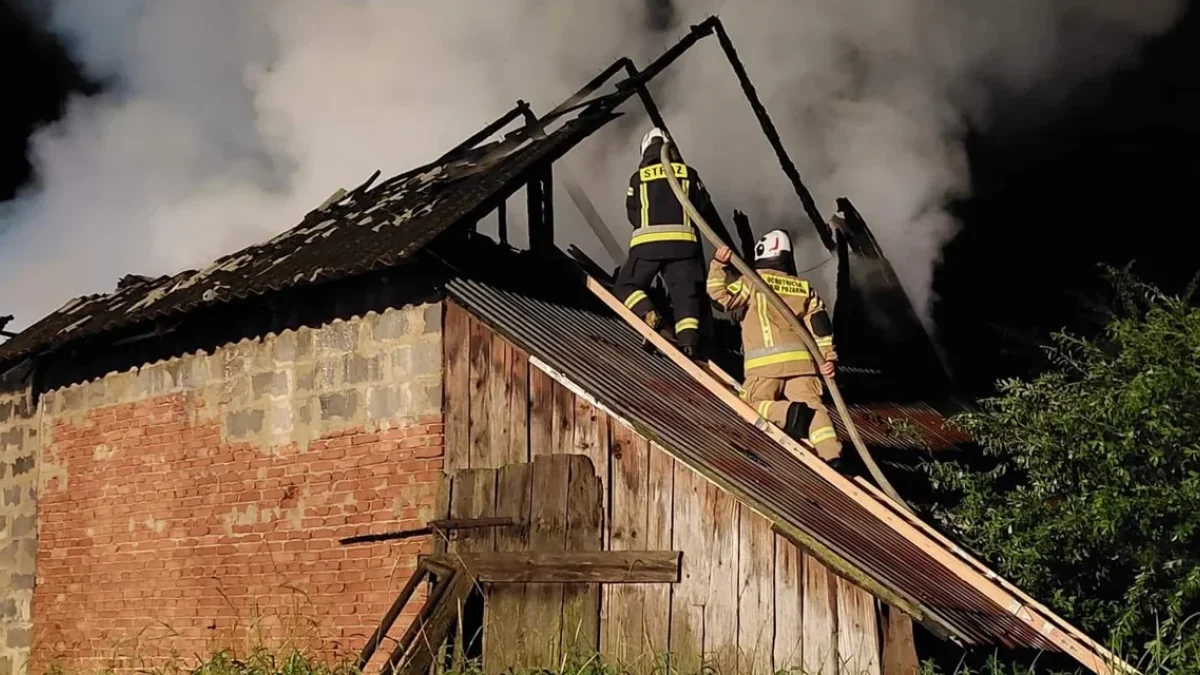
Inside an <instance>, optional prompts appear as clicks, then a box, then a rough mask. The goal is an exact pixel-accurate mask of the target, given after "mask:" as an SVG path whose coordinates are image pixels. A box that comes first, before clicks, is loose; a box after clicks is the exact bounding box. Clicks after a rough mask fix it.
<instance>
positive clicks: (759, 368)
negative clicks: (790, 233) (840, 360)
mask: <svg viewBox="0 0 1200 675" xmlns="http://www.w3.org/2000/svg"><path fill="white" fill-rule="evenodd" d="M756 271H757V272H758V274H759V276H761V277H762V279H763V281H764V282H766V283H767V285H769V286H770V287H771V288H773V289H774V290H775V293H776V294H778V295H779V297H780V298H781V299H782V300H783V301H784V303H786V304H787V306H788V307H789V308H790V309H791V310H792V311H793V312H795V314H796V316H797V317H798V318H800V320H801V321H802V322H803V323H804V325H805V327H806V328H808V330H809V332H810V333H812V336H813V338H814V339H815V340H816V342H817V347H818V348H820V350H821V358H822V359H824V360H826V361H835V360H837V352H835V351H834V348H833V324H832V322H831V321H830V320H829V313H828V312H827V311H826V308H825V303H824V301H822V300H821V298H820V297H819V296H818V295H817V292H816V290H815V289H814V288H812V287H811V286H809V284H808V282H807V281H805V280H804V279H801V278H799V277H796V276H793V275H791V274H786V273H784V272H779V271H776V270H771V269H762V270H756ZM707 287H708V295H709V297H711V298H712V299H713V301H714V302H716V303H717V305H719V306H720V307H721V308H722V309H724V310H726V311H736V310H738V309H741V308H745V309H746V313H745V317H744V318H743V319H742V351H743V355H744V358H745V370H746V376H747V377H749V376H751V375H753V376H757V377H769V378H787V377H798V376H800V375H814V374H816V372H817V369H816V364H815V363H814V362H813V360H812V356H810V355H809V353H808V350H807V349H806V348H805V347H804V342H803V340H802V339H801V337H800V336H799V335H797V334H796V333H795V331H793V330H792V329H791V328H790V327H789V326H788V324H787V323H786V322H785V321H784V318H783V317H782V316H780V315H779V312H777V311H776V310H775V309H774V308H773V307H771V305H770V303H769V301H768V300H767V296H765V295H763V294H761V293H757V292H755V291H754V289H753V287H752V286H751V285H750V284H749V283H747V282H746V281H745V280H744V279H738V280H736V281H733V280H731V279H730V275H729V269H728V267H727V266H726V265H723V264H721V263H719V262H717V261H716V260H714V261H712V264H711V265H710V266H709V269H708V284H707Z"/></svg>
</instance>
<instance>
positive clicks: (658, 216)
mask: <svg viewBox="0 0 1200 675" xmlns="http://www.w3.org/2000/svg"><path fill="white" fill-rule="evenodd" d="M665 138H666V134H665V133H664V132H663V130H662V129H657V128H656V129H651V130H650V131H649V132H648V133H647V134H646V135H645V136H644V137H643V138H642V161H641V162H640V163H639V164H638V170H637V171H635V172H634V174H633V175H632V176H630V178H629V189H628V191H627V192H626V197H625V210H626V212H627V213H628V215H629V223H630V224H631V225H633V236H632V237H631V238H630V240H629V257H628V258H627V259H626V260H625V264H624V265H622V266H621V271H620V272H619V273H618V274H617V280H616V284H615V287H614V289H613V290H614V291H615V292H616V295H617V297H618V298H619V299H620V300H621V301H622V302H624V303H625V306H626V307H628V308H629V309H630V310H631V311H633V313H634V314H636V315H638V316H639V317H641V318H642V320H644V321H645V322H646V323H647V324H649V325H650V327H651V328H653V329H655V330H660V329H663V328H666V327H664V326H662V325H661V324H662V315H661V314H660V313H659V311H658V310H657V309H656V308H655V307H654V306H653V303H652V302H651V300H650V297H649V296H648V295H647V294H646V291H647V290H648V289H649V288H650V284H651V283H653V281H654V277H655V275H659V274H661V275H662V280H663V284H664V285H665V286H666V288H667V294H668V295H669V296H670V299H671V307H672V310H673V312H672V313H673V315H674V319H675V325H674V336H675V343H676V344H677V345H678V347H679V349H680V351H682V352H683V353H684V354H687V355H688V356H691V357H695V356H696V354H697V351H698V348H699V346H700V320H701V310H702V308H704V307H706V306H707V305H706V304H705V302H706V298H705V290H704V283H705V276H706V275H705V272H706V270H705V266H704V257H703V256H704V253H703V250H702V249H701V246H700V236H699V233H698V232H697V231H696V227H695V226H694V225H693V224H692V222H691V218H690V217H689V216H688V215H687V212H686V211H685V210H684V208H683V206H682V205H681V204H680V203H679V199H678V198H676V197H675V193H674V192H673V191H672V190H671V185H670V183H668V182H667V178H666V171H672V172H674V174H675V177H676V178H677V179H678V180H679V184H680V185H681V186H682V187H683V189H684V190H685V191H687V195H688V199H689V200H690V201H691V202H692V204H693V205H694V206H695V207H696V210H697V211H699V212H701V213H706V212H708V211H710V210H711V201H710V199H709V196H708V191H707V190H706V189H705V188H704V184H703V183H702V182H701V181H700V176H699V175H698V174H697V173H696V170H695V169H693V168H692V167H690V166H687V165H686V164H684V163H683V162H682V161H678V155H677V154H676V153H675V149H674V148H673V147H672V148H670V149H669V150H668V152H669V153H671V158H672V160H673V161H672V162H671V164H670V166H666V167H664V166H663V165H662V162H661V153H662V144H663V140H664V139H665ZM660 332H665V331H661V330H660Z"/></svg>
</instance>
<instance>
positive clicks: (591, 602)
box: [562, 455, 678, 658]
mask: <svg viewBox="0 0 1200 675" xmlns="http://www.w3.org/2000/svg"><path fill="white" fill-rule="evenodd" d="M567 459H568V462H569V464H570V470H571V475H570V482H569V483H568V485H567V494H568V496H567V550H568V551H572V552H575V551H599V550H600V548H601V545H602V543H603V539H602V537H603V530H602V528H603V526H604V511H603V496H602V493H601V486H600V477H599V476H597V475H596V466H595V465H594V464H593V463H592V460H591V459H590V458H588V457H586V456H583V455H568V456H567ZM676 578H678V575H676ZM599 649H600V586H599V584H595V583H580V584H567V585H564V586H563V609H562V654H563V655H564V656H566V657H570V656H573V655H574V656H579V657H582V658H589V657H591V656H592V655H594V654H596V652H597V651H598V650H599Z"/></svg>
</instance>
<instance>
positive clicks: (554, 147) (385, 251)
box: [0, 93, 628, 366]
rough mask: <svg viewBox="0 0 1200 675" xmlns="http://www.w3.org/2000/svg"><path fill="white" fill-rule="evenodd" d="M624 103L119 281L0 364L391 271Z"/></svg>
mask: <svg viewBox="0 0 1200 675" xmlns="http://www.w3.org/2000/svg"><path fill="white" fill-rule="evenodd" d="M627 97H628V93H625V94H619V95H610V96H608V97H606V98H598V99H596V100H594V101H593V102H592V103H591V104H590V105H586V106H584V107H581V108H579V109H578V110H577V111H576V114H575V115H574V116H563V117H562V118H561V119H563V120H565V121H563V122H562V123H561V124H559V125H558V126H557V128H556V129H555V130H553V131H551V132H549V133H546V132H545V131H544V130H543V129H540V128H538V127H537V125H533V126H532V127H527V128H526V129H525V130H521V131H518V132H514V133H512V134H509V135H508V137H506V138H505V139H503V140H500V141H496V142H492V143H489V144H487V145H484V146H482V147H479V148H471V147H467V148H463V149H462V150H460V151H452V153H451V154H449V155H448V156H447V157H444V158H443V159H441V160H439V161H437V162H434V163H432V164H429V165H426V166H423V167H420V168H418V169H414V170H412V171H408V172H406V173H403V174H400V175H398V176H395V177H393V178H391V179H388V180H385V181H383V182H382V183H379V184H376V185H374V186H371V185H370V181H368V183H367V184H364V185H363V186H361V187H360V188H357V189H355V190H352V191H351V192H350V193H348V194H346V195H345V196H343V197H341V198H340V199H338V200H337V201H335V202H334V203H333V204H330V205H327V206H325V207H324V208H318V209H315V210H313V211H311V212H310V213H309V214H308V215H307V216H305V218H304V219H303V221H301V222H300V224H299V225H297V226H295V227H293V228H291V229H290V230H287V231H286V232H283V233H282V234H280V235H278V236H276V237H274V238H272V239H270V240H269V241H267V242H264V243H262V244H256V245H253V246H249V247H247V248H245V249H242V250H240V251H238V252H236V253H232V254H230V255H227V256H224V257H221V258H219V259H218V260H216V261H215V262H213V263H212V264H211V265H209V266H208V267H205V268H204V269H200V270H186V271H183V272H180V273H178V274H174V275H169V276H161V277H157V278H149V277H144V276H138V275H127V276H125V277H123V278H122V279H121V280H120V282H119V283H118V285H117V288H116V290H114V291H113V292H111V293H105V294H99V295H90V296H85V297H80V298H75V299H73V300H71V301H70V302H68V303H66V304H65V305H63V306H62V307H61V308H59V309H58V310H56V311H55V312H53V313H51V314H50V315H48V316H46V317H44V318H42V319H41V320H40V321H38V322H37V323H35V324H33V325H32V326H30V327H28V328H26V329H25V330H23V331H21V332H20V333H19V334H17V335H16V336H15V337H13V338H12V339H10V340H9V341H7V342H5V343H4V344H2V345H0V366H4V365H6V364H10V363H12V362H14V361H17V360H19V359H21V358H23V357H26V356H30V355H33V354H35V353H38V352H43V351H48V350H53V349H55V348H58V347H61V346H63V345H64V344H66V343H68V342H73V341H76V340H79V339H82V338H85V337H93V336H97V335H100V334H103V333H106V332H110V331H114V330H116V329H119V328H122V327H125V326H131V325H134V324H140V323H144V322H148V321H153V320H157V319H163V318H168V317H172V316H177V315H181V314H184V313H187V312H190V311H192V310H194V309H196V308H199V307H202V306H212V305H218V304H221V303H226V302H230V301H234V300H240V299H246V298H249V297H252V296H257V295H264V294H267V293H271V292H274V291H279V290H282V289H285V288H296V287H302V286H306V285H315V284H320V283H324V282H328V281H333V280H338V279H343V278H346V277H350V276H355V275H359V274H363V273H367V272H371V271H375V270H379V269H383V268H387V267H394V266H396V265H399V264H401V263H403V262H404V261H406V260H407V259H408V258H410V257H411V256H412V255H413V254H414V253H415V252H417V251H419V250H421V249H422V248H423V247H424V246H426V245H427V244H428V243H430V242H431V241H432V240H433V239H434V238H436V237H437V236H438V235H439V234H441V233H442V232H444V231H446V230H447V229H448V228H450V227H452V226H453V225H455V224H458V223H461V222H470V221H473V220H476V219H478V218H479V217H481V216H483V215H485V214H486V213H487V212H489V211H490V210H492V209H493V208H494V207H495V206H496V205H497V204H498V203H499V201H500V200H502V199H504V198H505V197H507V196H508V195H510V194H511V193H513V192H515V191H516V190H517V189H519V188H520V187H521V185H522V184H523V183H524V182H526V181H527V180H528V178H527V176H528V175H529V174H530V173H531V172H532V171H533V170H535V169H537V168H538V167H541V166H544V165H545V164H547V163H549V162H553V161H554V160H556V159H558V158H559V157H561V156H562V155H563V154H564V153H566V152H567V151H568V150H570V149H571V148H572V147H574V146H575V144H577V143H578V142H579V141H581V140H583V139H584V138H586V137H587V136H588V135H590V134H592V133H593V132H594V131H596V130H597V129H599V128H600V127H601V126H603V125H604V124H605V123H607V122H608V121H610V120H611V119H613V118H614V117H616V115H615V114H614V113H612V108H613V107H615V105H617V104H618V103H620V102H621V101H623V100H624V99H625V98H627ZM547 117H550V116H547ZM546 120H547V118H543V120H542V122H546ZM554 121H557V120H554ZM478 136H479V134H476V136H475V137H472V138H473V139H474V138H476V137H478ZM456 150H457V149H456ZM376 175H378V172H376ZM372 178H374V177H372Z"/></svg>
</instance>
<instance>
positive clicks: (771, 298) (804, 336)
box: [659, 139, 911, 511]
mask: <svg viewBox="0 0 1200 675" xmlns="http://www.w3.org/2000/svg"><path fill="white" fill-rule="evenodd" d="M669 146H670V140H668V139H664V141H663V145H662V150H661V152H660V155H659V159H660V161H661V162H662V165H663V167H664V168H665V169H666V170H665V171H663V174H664V175H665V176H666V178H667V182H668V183H669V184H670V185H671V191H672V192H674V193H675V197H676V198H678V199H679V203H680V205H682V206H683V208H684V210H685V211H686V212H687V214H688V216H689V217H690V218H691V219H692V222H693V223H695V225H696V227H697V229H699V230H700V232H701V234H703V235H704V238H705V239H707V240H708V241H709V243H711V244H712V245H713V246H714V247H715V248H718V249H719V248H721V247H722V246H725V242H723V241H721V239H720V238H719V237H718V236H717V233H716V232H714V231H713V229H712V228H711V227H709V225H708V223H707V222H705V220H704V216H702V215H700V212H699V211H698V210H696V207H695V205H693V204H692V202H691V200H689V199H688V196H687V192H685V191H684V189H683V186H682V185H680V183H679V179H678V178H676V177H675V172H674V171H671V170H670V168H669V167H670V166H671V160H670V157H669V155H668V154H667V150H668V148H669ZM729 260H730V262H732V263H733V266H734V268H735V269H737V271H738V272H741V274H742V278H743V279H746V280H747V281H749V282H750V285H751V286H752V287H753V288H754V290H755V291H757V292H758V293H761V294H762V295H763V296H765V297H766V298H767V302H769V303H770V304H771V307H772V308H773V309H774V310H775V311H776V312H779V314H780V315H781V316H783V318H784V321H786V322H787V324H788V327H790V328H791V329H792V330H794V331H795V332H796V334H797V335H799V336H800V339H801V340H802V341H803V342H804V347H805V348H806V349H808V352H809V354H811V355H812V358H813V361H814V362H815V363H816V364H817V372H821V367H822V366H823V365H825V360H824V359H822V358H821V350H820V349H818V348H817V343H816V340H814V339H813V336H812V335H811V334H810V333H809V332H808V329H807V328H805V327H804V325H803V324H801V323H800V321H799V319H797V318H796V315H795V314H794V313H793V312H792V310H791V309H790V308H788V306H787V303H785V302H784V301H783V299H782V298H780V297H779V295H778V294H776V293H775V289H773V288H771V287H770V286H768V285H767V283H766V282H765V281H763V280H762V277H760V276H758V273H757V272H755V271H754V269H753V268H752V267H750V266H749V265H747V264H746V262H745V261H744V260H742V259H741V258H740V257H738V255H737V253H736V252H733V251H730V256H729ZM821 377H822V378H824V380H825V384H826V386H827V387H828V388H829V395H830V397H831V398H832V399H833V403H834V405H835V406H837V411H838V414H839V415H840V416H841V418H842V423H843V424H844V425H845V427H846V431H847V432H848V433H849V434H850V439H851V441H852V442H853V443H854V449H855V450H857V451H858V456H859V457H860V458H862V461H863V464H865V465H866V466H867V470H868V471H870V472H871V477H873V478H874V479H875V483H876V484H877V485H879V488H880V489H881V490H883V492H884V493H885V494H887V496H888V497H891V498H892V500H893V501H895V502H896V503H897V504H898V505H899V506H901V507H902V508H904V509H906V510H909V511H911V509H909V508H908V504H907V503H906V502H905V501H904V500H903V499H901V498H900V495H899V494H897V493H896V491H895V489H893V488H892V485H891V483H889V482H888V480H887V478H884V476H883V472H882V471H880V470H879V465H877V464H876V463H875V460H874V459H873V458H872V457H871V453H870V452H868V451H867V446H866V445H865V444H864V443H863V440H862V437H861V436H859V434H858V429H857V428H856V427H855V426H854V420H852V419H851V418H850V411H849V410H848V409H847V408H846V402H845V400H843V399H842V394H841V391H840V390H839V389H838V386H837V383H835V382H834V381H833V378H832V377H829V376H826V375H825V374H824V373H821Z"/></svg>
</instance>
